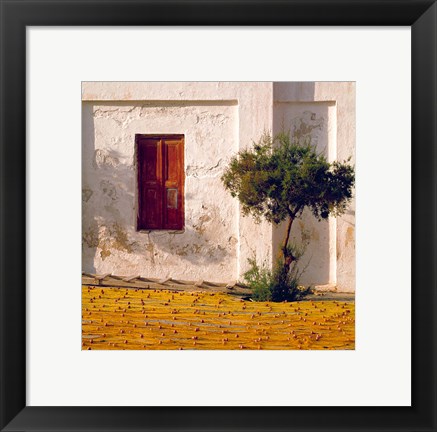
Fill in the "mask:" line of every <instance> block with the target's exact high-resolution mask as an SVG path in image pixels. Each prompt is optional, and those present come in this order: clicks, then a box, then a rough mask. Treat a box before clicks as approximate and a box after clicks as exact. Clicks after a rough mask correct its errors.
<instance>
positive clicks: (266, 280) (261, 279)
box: [243, 258, 273, 301]
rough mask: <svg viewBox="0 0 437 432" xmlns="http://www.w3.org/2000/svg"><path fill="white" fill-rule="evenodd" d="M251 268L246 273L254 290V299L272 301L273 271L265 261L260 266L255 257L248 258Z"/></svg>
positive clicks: (245, 276) (245, 275)
mask: <svg viewBox="0 0 437 432" xmlns="http://www.w3.org/2000/svg"><path fill="white" fill-rule="evenodd" d="M248 261H249V264H250V269H249V270H248V271H247V272H246V273H244V275H243V277H244V279H245V280H246V282H247V284H248V286H249V288H250V289H251V290H252V299H253V300H255V301H270V300H271V299H272V294H271V292H270V286H271V284H272V277H273V274H272V271H271V270H270V269H269V268H268V267H267V265H266V264H265V263H264V264H263V265H262V266H261V267H260V266H258V264H257V263H256V260H255V259H250V258H249V259H248Z"/></svg>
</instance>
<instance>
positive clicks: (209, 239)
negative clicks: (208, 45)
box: [82, 82, 355, 291]
mask: <svg viewBox="0 0 437 432" xmlns="http://www.w3.org/2000/svg"><path fill="white" fill-rule="evenodd" d="M82 104H83V110H82V113H83V120H82V121H83V128H82V129H83V132H82V147H83V167H82V169H83V270H84V271H86V272H92V273H113V274H117V275H133V274H138V275H141V276H145V277H147V276H148V277H162V278H164V277H169V276H171V277H174V278H180V279H185V280H198V279H205V280H211V281H217V282H228V281H232V280H236V279H241V276H242V274H243V273H244V271H245V270H246V269H247V260H248V258H251V257H253V256H255V257H256V259H257V260H258V262H263V261H265V262H273V261H274V260H275V257H276V255H277V252H278V248H279V244H280V241H281V239H282V234H281V232H282V231H283V228H282V227H279V228H276V227H272V226H271V225H269V224H267V223H266V222H263V223H261V224H259V225H257V224H255V223H254V222H253V220H252V218H250V217H243V216H242V215H241V212H240V210H239V204H238V202H237V200H236V199H234V198H231V196H230V195H229V193H227V192H226V191H225V190H224V188H223V186H222V184H221V181H220V176H221V174H222V173H223V170H224V168H225V166H226V164H227V162H228V161H229V158H230V157H231V156H232V155H234V154H235V153H236V152H237V151H238V150H239V149H242V148H245V147H247V146H250V145H251V144H252V142H253V141H254V140H257V139H258V138H259V137H260V136H261V134H262V133H263V131H265V130H267V131H273V132H274V133H275V132H278V131H279V130H280V129H281V128H282V127H285V128H291V129H292V130H295V132H296V133H298V134H299V133H300V134H302V133H303V134H304V135H305V134H310V135H311V137H312V138H313V140H314V142H317V146H318V148H319V149H320V150H321V151H324V152H325V154H326V155H327V156H328V158H329V159H330V160H334V159H336V158H338V159H345V158H347V157H349V156H352V158H353V159H352V162H354V157H355V87H354V84H353V83H272V82H262V83H238V82H216V83H214V82H208V83H198V82H193V83H190V82H188V83H176V82H171V83H159V82H154V83H144V82H143V83H141V82H133V83H118V82H117V83H111V82H104V83H99V82H85V83H83V84H82ZM171 133H174V134H184V135H185V175H186V178H185V230H184V232H183V233H174V232H170V231H154V232H149V233H145V232H138V231H137V230H136V211H137V207H136V206H137V190H136V188H137V186H136V181H137V180H136V179H137V177H136V167H135V134H171ZM354 210H355V207H354V203H353V204H352V206H351V207H350V209H349V210H348V212H347V214H346V215H344V216H343V217H341V218H337V219H331V220H330V221H329V222H321V223H319V222H317V221H315V220H314V218H313V217H312V216H310V215H308V214H306V215H305V216H304V218H303V219H302V221H298V222H297V223H296V224H295V226H294V228H293V236H294V238H295V239H296V240H302V237H304V239H303V240H305V238H307V237H308V239H309V240H310V243H309V246H308V249H307V253H306V255H305V256H304V259H303V261H302V263H303V264H304V263H305V262H307V261H308V260H310V265H309V266H308V267H307V270H306V272H305V274H304V276H303V282H304V283H312V284H323V285H324V284H331V285H333V286H334V285H335V286H337V288H338V289H339V290H340V291H353V290H354V287H355V241H354V236H355V235H354V229H355V225H354V224H355V211H354Z"/></svg>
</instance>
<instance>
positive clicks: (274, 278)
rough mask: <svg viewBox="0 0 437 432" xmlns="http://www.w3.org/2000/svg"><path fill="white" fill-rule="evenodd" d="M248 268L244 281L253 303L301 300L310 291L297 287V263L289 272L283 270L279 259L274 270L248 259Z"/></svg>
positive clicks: (299, 274)
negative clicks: (250, 292)
mask: <svg viewBox="0 0 437 432" xmlns="http://www.w3.org/2000/svg"><path fill="white" fill-rule="evenodd" d="M248 261H249V264H250V268H249V270H248V271H247V272H246V273H244V279H245V280H246V282H247V285H248V286H249V287H250V288H251V290H252V299H253V300H254V301H274V302H282V301H296V300H300V299H301V298H303V297H304V296H305V295H307V294H308V293H309V292H310V291H311V290H310V288H309V287H308V288H306V289H305V288H302V287H300V286H299V277H300V276H301V274H302V273H301V272H300V273H299V272H298V270H297V263H296V262H294V263H293V265H292V268H291V269H290V271H287V270H285V268H284V265H283V262H282V260H281V259H279V260H278V262H277V264H276V266H275V268H274V270H271V269H269V267H268V266H267V265H266V263H263V264H262V265H261V266H259V265H258V264H257V262H256V260H255V259H249V260H248Z"/></svg>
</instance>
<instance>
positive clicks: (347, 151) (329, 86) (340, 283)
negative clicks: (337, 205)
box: [272, 82, 355, 292]
mask: <svg viewBox="0 0 437 432" xmlns="http://www.w3.org/2000/svg"><path fill="white" fill-rule="evenodd" d="M273 94H274V96H273V99H274V114H273V118H274V120H273V125H274V127H273V128H274V131H275V132H278V131H279V130H280V129H281V127H282V126H284V127H285V128H286V129H288V128H290V130H291V131H292V132H293V133H294V134H295V136H297V137H302V136H310V137H311V139H312V141H313V142H314V143H315V144H316V146H317V149H318V150H319V151H321V152H323V154H325V156H326V157H327V158H328V160H329V161H334V160H340V161H344V160H346V159H348V158H349V157H351V163H352V164H355V83H354V82H316V83H310V82H301V83H274V87H273ZM284 230H285V226H284V225H281V226H279V227H276V228H273V237H272V239H273V256H275V255H276V254H277V253H278V251H279V247H280V244H281V240H282V238H283V233H284ZM292 239H294V240H295V241H296V242H297V243H301V242H305V241H306V240H309V244H308V247H307V250H306V253H305V255H304V256H303V257H302V259H301V262H300V265H301V267H302V268H303V267H306V270H305V272H304V274H303V276H302V282H303V283H308V284H316V285H331V286H335V287H336V288H337V290H338V291H344V292H352V291H355V191H354V198H353V199H352V202H351V203H350V205H349V208H348V209H347V211H346V213H345V214H344V215H342V216H340V217H337V218H329V221H322V222H318V221H317V220H316V219H315V218H314V217H313V216H312V215H311V213H310V212H308V211H306V212H305V213H304V215H303V217H302V219H301V220H297V221H296V222H295V224H294V226H293V228H292Z"/></svg>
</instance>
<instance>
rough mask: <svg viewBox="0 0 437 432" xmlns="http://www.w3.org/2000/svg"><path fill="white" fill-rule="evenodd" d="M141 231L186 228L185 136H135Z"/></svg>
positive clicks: (138, 223) (138, 227) (139, 227)
mask: <svg viewBox="0 0 437 432" xmlns="http://www.w3.org/2000/svg"><path fill="white" fill-rule="evenodd" d="M136 148H137V169H138V221H137V229H138V230H182V229H183V228H184V178H185V174H184V136H183V135H136Z"/></svg>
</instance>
